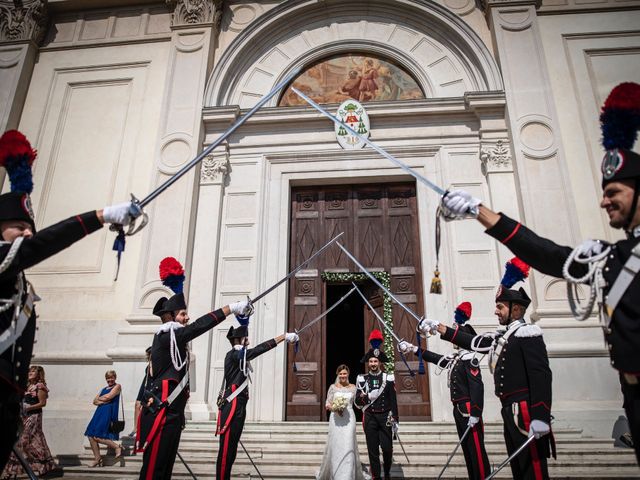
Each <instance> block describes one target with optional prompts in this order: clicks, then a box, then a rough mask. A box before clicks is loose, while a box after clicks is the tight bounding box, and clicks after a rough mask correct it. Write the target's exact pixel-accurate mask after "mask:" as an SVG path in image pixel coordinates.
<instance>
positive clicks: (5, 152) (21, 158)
mask: <svg viewBox="0 0 640 480" xmlns="http://www.w3.org/2000/svg"><path fill="white" fill-rule="evenodd" d="M36 155H37V152H36V151H35V150H34V149H33V148H31V144H30V143H29V140H27V138H26V137H25V136H24V135H23V134H22V133H20V132H19V131H17V130H9V131H7V132H5V133H4V134H3V135H2V137H0V166H2V167H4V168H5V170H6V171H7V174H8V176H9V183H10V184H11V192H9V193H5V194H3V195H0V222H3V221H7V220H21V221H24V222H28V223H29V225H31V229H32V230H33V232H35V231H36V225H35V219H34V215H33V208H32V207H31V198H30V196H29V194H30V193H31V192H32V191H33V176H32V172H31V166H32V165H33V161H34V160H35V158H36Z"/></svg>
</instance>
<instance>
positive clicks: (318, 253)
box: [251, 232, 344, 303]
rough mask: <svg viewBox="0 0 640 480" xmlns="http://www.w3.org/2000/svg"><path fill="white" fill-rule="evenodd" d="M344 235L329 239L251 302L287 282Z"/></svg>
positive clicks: (340, 234)
mask: <svg viewBox="0 0 640 480" xmlns="http://www.w3.org/2000/svg"><path fill="white" fill-rule="evenodd" d="M342 235H344V232H340V233H339V234H338V235H336V236H335V237H333V238H332V239H331V240H329V241H328V242H327V243H326V244H325V245H324V246H323V247H322V248H321V249H320V250H318V251H317V252H316V253H314V254H313V255H311V256H310V257H309V258H307V259H306V260H305V261H304V262H302V263H301V264H300V265H298V266H297V267H296V268H294V269H293V270H291V271H290V272H289V273H287V275H286V276H285V277H284V278H281V279H280V280H278V281H277V282H276V283H274V284H273V285H271V286H270V287H269V288H267V289H266V290H265V291H264V292H262V293H261V294H260V295H258V296H257V297H255V298H252V299H251V303H256V302H257V301H258V300H260V299H261V298H262V297H264V296H265V295H266V294H268V293H271V292H272V291H273V290H275V289H276V288H278V287H279V286H280V285H281V284H282V283H284V282H286V281H287V280H289V279H290V278H291V277H293V276H294V275H295V274H296V273H298V271H299V270H300V269H301V268H302V267H304V266H305V265H306V264H308V263H309V262H310V261H311V260H313V259H314V258H316V257H317V256H318V255H320V253H322V252H323V251H325V250H326V249H327V248H329V246H331V244H332V243H333V242H335V241H336V240H338V238H340V237H341V236H342ZM338 245H339V244H338Z"/></svg>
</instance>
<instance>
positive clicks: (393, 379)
mask: <svg viewBox="0 0 640 480" xmlns="http://www.w3.org/2000/svg"><path fill="white" fill-rule="evenodd" d="M385 375H386V376H387V382H395V381H396V379H395V377H394V376H393V373H385Z"/></svg>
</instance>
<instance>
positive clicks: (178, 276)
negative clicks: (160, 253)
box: [153, 257, 187, 317]
mask: <svg viewBox="0 0 640 480" xmlns="http://www.w3.org/2000/svg"><path fill="white" fill-rule="evenodd" d="M159 270H160V280H162V284H163V285H164V286H166V287H169V288H170V289H171V291H172V292H173V293H174V295H173V296H172V297H170V298H166V297H162V298H160V299H159V300H158V301H157V302H156V304H155V306H154V307H153V314H154V315H157V316H158V317H161V316H162V315H163V314H165V313H169V312H175V311H177V310H186V308H187V303H186V302H185V299H184V293H183V287H184V268H182V265H181V264H180V262H178V260H176V259H175V258H173V257H166V258H164V259H162V261H161V262H160V266H159Z"/></svg>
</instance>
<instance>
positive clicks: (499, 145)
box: [480, 140, 512, 176]
mask: <svg viewBox="0 0 640 480" xmlns="http://www.w3.org/2000/svg"><path fill="white" fill-rule="evenodd" d="M480 162H482V173H483V175H485V176H486V175H487V174H489V173H492V172H495V171H501V172H502V171H510V170H511V165H512V164H511V151H510V150H509V147H508V146H506V145H505V144H504V142H503V141H502V140H498V141H497V142H496V144H495V145H494V146H493V147H490V148H483V149H482V150H481V151H480Z"/></svg>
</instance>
